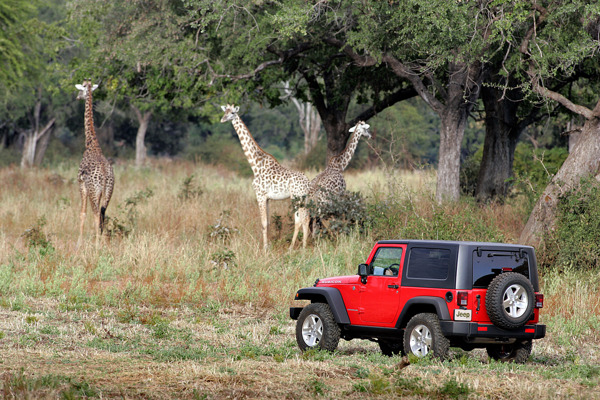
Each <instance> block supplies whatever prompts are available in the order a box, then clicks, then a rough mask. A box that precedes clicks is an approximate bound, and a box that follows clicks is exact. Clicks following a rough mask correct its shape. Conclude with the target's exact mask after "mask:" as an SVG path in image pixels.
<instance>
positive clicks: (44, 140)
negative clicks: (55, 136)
mask: <svg viewBox="0 0 600 400" xmlns="http://www.w3.org/2000/svg"><path fill="white" fill-rule="evenodd" d="M51 138H52V128H51V129H49V130H48V133H46V134H44V135H42V136H41V137H40V140H39V143H38V146H37V149H36V151H35V158H34V159H33V163H34V165H35V166H36V167H39V166H40V165H42V161H43V160H44V155H46V150H48V144H49V143H50V139H51Z"/></svg>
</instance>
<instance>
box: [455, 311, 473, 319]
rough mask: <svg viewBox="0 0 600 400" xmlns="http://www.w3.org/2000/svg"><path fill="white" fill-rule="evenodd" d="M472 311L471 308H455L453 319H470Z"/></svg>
mask: <svg viewBox="0 0 600 400" xmlns="http://www.w3.org/2000/svg"><path fill="white" fill-rule="evenodd" d="M472 313H473V312H472V311H471V310H460V309H456V310H454V320H455V321H470V320H471V314H472Z"/></svg>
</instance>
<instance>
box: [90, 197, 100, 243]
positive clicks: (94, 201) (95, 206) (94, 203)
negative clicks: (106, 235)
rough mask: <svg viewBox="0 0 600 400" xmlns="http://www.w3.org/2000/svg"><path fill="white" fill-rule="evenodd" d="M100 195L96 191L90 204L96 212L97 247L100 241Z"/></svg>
mask: <svg viewBox="0 0 600 400" xmlns="http://www.w3.org/2000/svg"><path fill="white" fill-rule="evenodd" d="M100 197H101V195H99V194H98V193H94V196H93V197H92V198H91V199H90V205H91V206H92V212H93V213H94V222H95V225H96V248H98V244H99V242H100V235H101V233H100V229H101V228H100V223H101V222H100V219H101V216H100Z"/></svg>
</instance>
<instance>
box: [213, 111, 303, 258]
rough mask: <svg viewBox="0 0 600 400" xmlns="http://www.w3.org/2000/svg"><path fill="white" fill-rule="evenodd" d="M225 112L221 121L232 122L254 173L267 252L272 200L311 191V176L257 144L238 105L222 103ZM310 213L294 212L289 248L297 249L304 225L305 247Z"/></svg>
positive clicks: (300, 197) (299, 195)
mask: <svg viewBox="0 0 600 400" xmlns="http://www.w3.org/2000/svg"><path fill="white" fill-rule="evenodd" d="M221 109H222V110H223V111H224V112H225V114H224V115H223V118H221V122H223V123H224V122H228V121H231V123H232V124H233V128H234V129H235V132H236V133H237V135H238V137H239V138H240V143H241V144H242V149H243V150H244V154H245V155H246V158H247V159H248V163H249V164H250V168H252V172H253V173H254V179H253V181H252V187H253V188H254V192H255V193H256V200H257V201H258V209H259V211H260V221H261V224H262V234H263V249H264V250H265V251H266V249H267V245H268V229H269V200H283V199H287V198H289V197H291V198H292V199H298V200H300V201H302V199H303V198H304V197H305V196H306V195H307V194H308V189H309V183H310V181H309V180H308V178H307V177H306V176H305V175H304V174H303V173H301V172H299V171H293V170H291V169H288V168H285V167H283V166H282V165H281V164H279V162H277V160H276V159H275V157H273V156H272V155H270V154H269V153H267V152H265V151H264V150H263V149H262V148H261V147H260V146H259V145H258V143H256V141H255V140H254V138H253V137H252V135H251V134H250V131H249V130H248V127H247V126H246V124H244V121H242V119H241V118H240V116H239V115H238V111H239V110H240V108H239V107H234V106H233V105H229V104H228V105H227V106H221ZM309 222H310V220H309V214H308V212H307V210H306V209H305V208H299V209H298V210H296V212H295V213H294V236H293V237H292V243H291V244H290V249H292V248H294V243H295V242H296V238H297V237H298V231H299V230H300V227H302V232H303V237H302V247H306V241H307V239H308V228H309Z"/></svg>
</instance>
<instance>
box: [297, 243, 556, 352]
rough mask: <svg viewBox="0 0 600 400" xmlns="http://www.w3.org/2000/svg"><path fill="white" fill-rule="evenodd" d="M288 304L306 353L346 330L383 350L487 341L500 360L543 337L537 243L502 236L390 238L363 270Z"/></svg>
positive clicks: (327, 345)
mask: <svg viewBox="0 0 600 400" xmlns="http://www.w3.org/2000/svg"><path fill="white" fill-rule="evenodd" d="M296 300H310V302H311V304H309V305H307V306H306V307H304V308H302V307H291V308H290V317H291V318H292V319H295V320H297V324H296V340H297V342H298V346H299V347H300V349H301V350H302V351H304V350H306V349H310V348H319V349H324V350H329V351H333V350H335V349H336V348H337V345H338V342H339V340H340V338H343V339H345V340H352V339H368V340H371V341H376V342H377V343H379V347H380V348H381V351H382V352H383V353H384V354H386V355H393V354H398V353H400V354H408V353H412V354H414V355H416V356H418V357H424V356H426V355H428V354H432V355H433V356H435V357H438V358H440V359H444V358H445V357H447V354H448V349H449V347H460V348H462V349H464V350H472V349H474V348H483V347H484V348H486V349H487V353H488V355H489V356H490V357H492V358H494V359H496V360H501V361H515V362H521V363H522V362H525V361H526V360H527V359H528V357H529V354H530V353H531V347H532V340H533V339H540V338H543V337H544V336H545V334H546V326H545V325H541V324H539V323H538V320H539V310H540V308H542V307H543V303H544V296H543V295H542V294H540V293H539V282H538V273H537V264H536V259H535V252H534V249H533V248H532V247H529V246H520V245H513V244H500V243H478V242H451V241H421V240H386V241H380V242H378V243H377V244H375V247H374V248H373V250H372V251H371V254H370V255H369V258H368V259H367V262H366V264H360V265H359V266H358V275H352V276H338V277H334V278H326V279H317V281H316V282H315V284H314V287H310V288H303V289H300V290H298V292H297V293H296Z"/></svg>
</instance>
